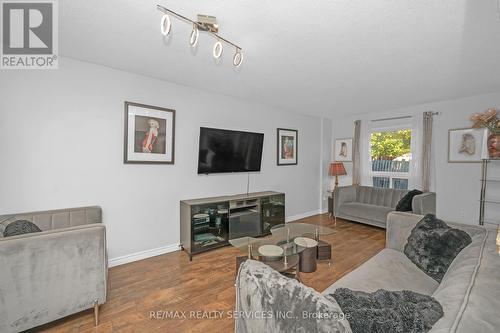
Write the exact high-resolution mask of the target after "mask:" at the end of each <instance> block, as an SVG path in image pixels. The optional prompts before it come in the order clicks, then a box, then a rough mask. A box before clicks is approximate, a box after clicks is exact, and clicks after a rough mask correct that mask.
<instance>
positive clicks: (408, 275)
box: [235, 212, 500, 333]
mask: <svg viewBox="0 0 500 333" xmlns="http://www.w3.org/2000/svg"><path fill="white" fill-rule="evenodd" d="M421 218H422V216H419V215H414V214H409V213H400V212H393V213H390V214H389V217H388V221H387V233H386V248H385V249H384V250H382V251H381V252H379V253H378V254H377V255H375V256H374V257H372V258H371V259H370V260H368V261H367V262H365V263H364V264H362V265H361V266H359V267H358V268H357V269H355V270H354V271H352V272H350V273H348V274H347V275H345V276H343V277H342V278H340V279H339V280H338V281H336V282H335V283H334V284H332V285H331V286H330V287H328V288H327V289H326V290H325V291H323V292H322V293H321V294H320V293H318V292H316V291H315V290H313V289H312V288H309V287H306V286H304V285H302V284H301V283H300V282H298V281H296V280H293V279H288V278H285V277H282V276H281V275H279V274H277V273H276V272H275V271H273V270H272V268H270V267H268V266H266V265H264V264H262V263H260V262H256V261H253V260H248V261H247V262H245V263H244V264H242V266H241V267H240V270H239V274H238V280H237V303H236V308H237V309H236V310H237V311H241V312H237V313H242V314H245V313H265V314H267V316H265V317H264V318H262V316H261V317H260V318H252V317H251V316H246V315H242V316H240V317H237V318H236V323H235V324H236V332H237V333H254V332H255V333H257V332H263V331H266V332H347V333H349V332H351V328H350V326H349V324H348V322H347V321H346V320H345V318H343V314H342V312H341V310H340V307H339V305H338V304H337V302H336V301H335V299H333V298H331V297H327V295H329V294H331V293H333V292H334V291H335V290H336V289H337V288H350V289H352V290H361V291H366V292H373V291H376V290H378V289H386V290H395V291H397V290H411V291H415V292H418V293H422V294H426V295H432V296H433V297H434V298H435V299H436V300H437V301H438V302H439V303H440V304H441V305H442V307H443V310H444V316H443V317H442V318H441V319H439V321H438V322H436V323H435V324H434V326H433V327H432V329H431V330H430V332H431V333H444V332H453V333H472V332H483V333H496V332H498V331H499V329H500V316H499V315H498V309H500V279H499V277H500V255H499V253H498V249H497V245H496V237H497V231H498V229H497V227H496V226H495V227H479V226H472V225H464V224H452V223H449V225H450V226H453V227H456V228H459V229H462V230H464V231H466V232H467V233H468V234H469V235H470V236H471V238H472V243H471V244H470V245H469V246H467V247H466V248H464V249H463V250H462V251H461V252H460V253H459V254H458V256H457V257H456V258H455V260H454V261H453V262H452V263H451V265H450V267H449V268H448V271H447V272H446V274H445V276H444V277H443V279H442V281H441V283H438V282H436V281H435V280H433V279H432V278H430V277H429V276H427V275H426V274H425V273H423V272H422V271H421V270H420V269H419V268H417V266H415V265H414V264H413V263H412V262H411V261H410V260H409V259H408V258H407V257H406V255H405V254H404V253H403V252H402V251H403V248H404V245H405V244H406V241H407V238H408V236H409V235H410V232H411V230H412V229H413V227H414V226H415V225H416V224H417V222H418V221H420V219H421ZM282 313H285V314H287V315H286V316H282V315H280V314H282ZM310 314H312V315H310ZM322 314H323V318H321V315H322ZM324 314H328V317H327V318H325V316H324ZM332 318H333V319H332Z"/></svg>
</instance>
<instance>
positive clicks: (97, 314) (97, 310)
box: [94, 300, 99, 326]
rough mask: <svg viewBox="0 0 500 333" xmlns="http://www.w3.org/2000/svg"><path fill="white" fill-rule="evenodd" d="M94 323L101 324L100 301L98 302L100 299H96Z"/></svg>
mask: <svg viewBox="0 0 500 333" xmlns="http://www.w3.org/2000/svg"><path fill="white" fill-rule="evenodd" d="M94 324H95V326H97V325H99V302H98V300H95V301H94Z"/></svg>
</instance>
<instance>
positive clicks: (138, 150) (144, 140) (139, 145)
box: [123, 102, 175, 164]
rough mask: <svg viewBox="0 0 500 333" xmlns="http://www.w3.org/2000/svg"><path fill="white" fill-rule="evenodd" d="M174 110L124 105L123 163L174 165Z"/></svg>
mask: <svg viewBox="0 0 500 333" xmlns="http://www.w3.org/2000/svg"><path fill="white" fill-rule="evenodd" d="M174 142H175V110H171V109H165V108H160V107H157V106H151V105H144V104H138V103H132V102H125V147H124V159H123V162H124V163H143V164H174V149H175V144H174Z"/></svg>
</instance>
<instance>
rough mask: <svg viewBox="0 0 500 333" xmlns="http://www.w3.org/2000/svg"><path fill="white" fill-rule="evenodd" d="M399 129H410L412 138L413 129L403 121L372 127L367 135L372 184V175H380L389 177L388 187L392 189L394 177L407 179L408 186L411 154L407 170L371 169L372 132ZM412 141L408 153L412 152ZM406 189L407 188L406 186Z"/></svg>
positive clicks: (411, 160) (411, 161)
mask: <svg viewBox="0 0 500 333" xmlns="http://www.w3.org/2000/svg"><path fill="white" fill-rule="evenodd" d="M400 130H410V131H411V139H410V140H413V133H414V129H413V126H412V124H411V123H405V124H399V125H391V126H380V127H373V128H371V129H370V135H369V140H370V142H369V148H370V149H369V159H370V168H369V170H370V181H371V183H372V186H374V182H373V178H374V177H381V178H389V187H388V188H390V189H394V187H393V185H394V178H397V179H406V180H407V181H408V187H409V186H410V179H411V168H412V163H413V155H412V158H411V159H410V164H409V168H408V171H407V172H395V171H373V160H372V156H371V151H372V142H371V139H372V134H373V133H380V132H395V131H400ZM411 142H412V141H410V154H412V149H411V148H412V144H411ZM407 190H408V188H407Z"/></svg>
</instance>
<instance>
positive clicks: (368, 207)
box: [339, 202, 394, 224]
mask: <svg viewBox="0 0 500 333" xmlns="http://www.w3.org/2000/svg"><path fill="white" fill-rule="evenodd" d="M393 210H394V209H393V208H390V207H384V206H377V205H372V204H366V203H359V202H348V203H345V204H343V205H341V206H340V207H339V215H347V216H352V217H358V218H362V219H367V220H374V221H377V222H381V223H384V224H385V222H386V219H387V214H389V212H392V211H393Z"/></svg>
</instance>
